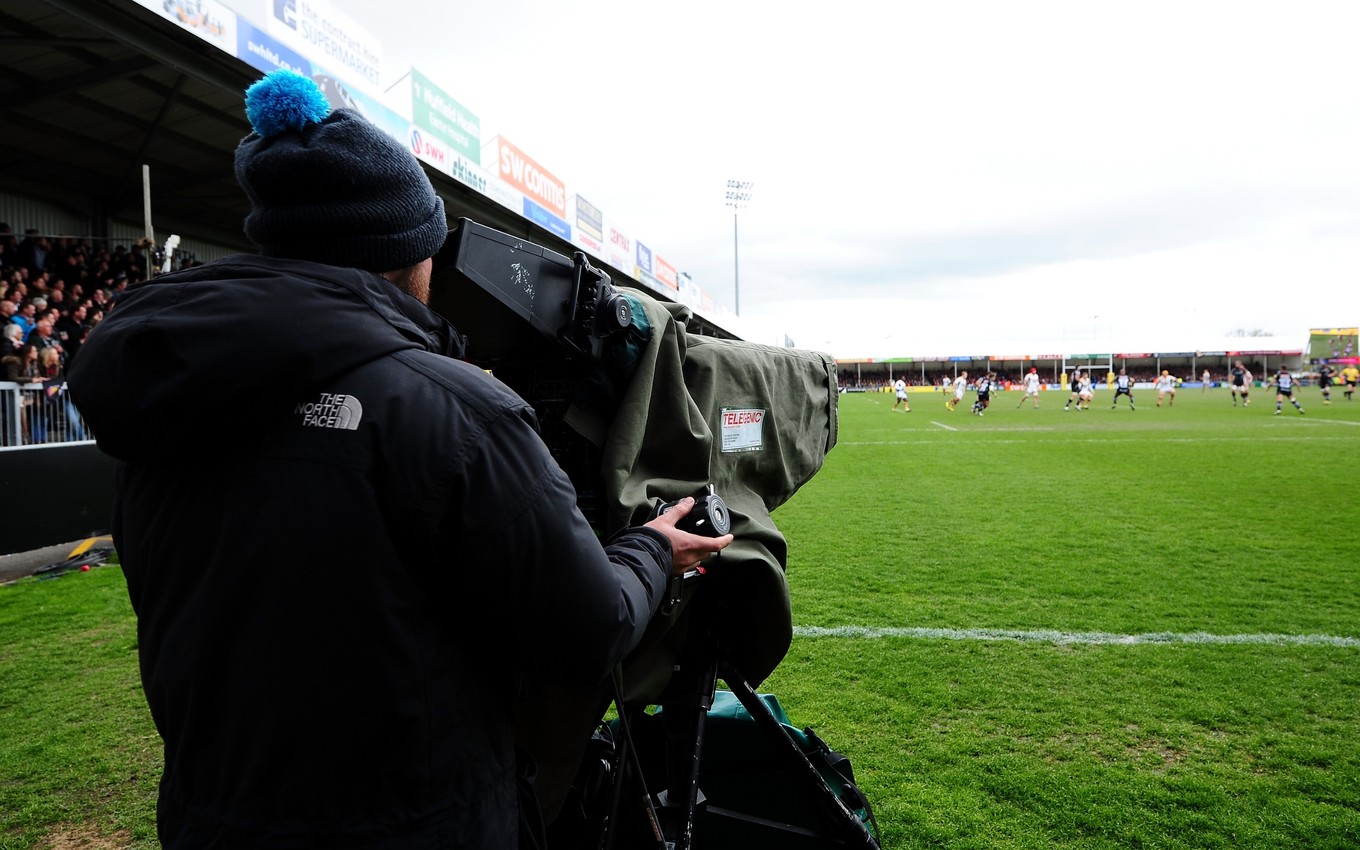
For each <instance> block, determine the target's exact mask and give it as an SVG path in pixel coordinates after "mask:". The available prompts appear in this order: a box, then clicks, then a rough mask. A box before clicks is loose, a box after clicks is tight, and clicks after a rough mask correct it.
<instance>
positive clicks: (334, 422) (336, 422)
mask: <svg viewBox="0 0 1360 850" xmlns="http://www.w3.org/2000/svg"><path fill="white" fill-rule="evenodd" d="M293 412H294V413H296V414H298V415H300V416H301V417H302V424H303V425H306V426H311V427H313V428H339V429H341V430H344V431H353V430H355V429H356V428H358V427H359V420H360V419H363V418H364V406H363V405H362V404H360V403H359V399H357V398H355V397H354V396H352V395H342V394H340V393H322V394H321V396H320V397H319V398H318V399H317V400H316V401H304V402H301V403H299V404H298V406H297V409H296V410H294V411H293Z"/></svg>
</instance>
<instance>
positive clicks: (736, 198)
mask: <svg viewBox="0 0 1360 850" xmlns="http://www.w3.org/2000/svg"><path fill="white" fill-rule="evenodd" d="M755 186H756V184H754V183H752V182H751V181H749V180H728V181H727V201H726V204H727V206H729V207H731V208H732V294H733V298H734V301H735V305H734V306H735V308H736V313H737V315H738V316H740V315H741V266H740V265H739V264H738V262H737V211H738V210H741V209H744V208H745V207H746V205H747V204H749V203H751V195H752V194H753V191H754V189H755Z"/></svg>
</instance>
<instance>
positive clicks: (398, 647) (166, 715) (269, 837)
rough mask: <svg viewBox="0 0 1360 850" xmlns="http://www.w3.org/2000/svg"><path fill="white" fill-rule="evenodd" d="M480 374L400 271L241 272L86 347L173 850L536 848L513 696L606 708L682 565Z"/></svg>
mask: <svg viewBox="0 0 1360 850" xmlns="http://www.w3.org/2000/svg"><path fill="white" fill-rule="evenodd" d="M459 349H460V342H459V339H458V336H457V334H456V333H455V332H454V330H453V328H452V327H451V326H450V325H449V324H448V323H447V322H445V321H444V320H443V319H442V318H440V317H439V316H437V315H436V314H434V313H433V312H431V311H430V310H429V309H427V308H426V307H425V306H424V305H422V304H420V303H419V302H418V301H416V300H415V299H414V298H411V297H409V296H407V295H405V294H404V293H402V292H400V291H398V290H397V289H396V288H395V287H394V286H392V285H391V284H390V283H388V282H387V281H385V280H383V279H382V278H381V277H379V276H378V275H375V274H371V273H368V272H363V271H358V270H353V269H340V268H335V267H331V266H324V265H318V264H313V263H306V262H299V261H278V260H266V259H262V258H258V257H251V256H244V255H238V256H233V257H228V258H226V259H223V260H220V261H217V262H214V263H210V264H208V265H205V266H201V267H198V268H194V269H190V270H186V271H183V272H177V273H175V274H171V275H166V276H163V277H157V278H155V279H154V280H152V281H150V282H148V283H146V284H144V285H141V286H139V287H137V288H136V289H134V290H132V291H131V292H130V294H128V295H127V296H125V297H124V298H123V299H122V300H120V301H119V302H118V305H117V307H116V309H114V311H113V312H112V313H111V314H110V315H109V317H108V318H107V319H106V320H105V321H104V322H103V323H102V324H101V325H100V326H99V327H98V328H96V329H95V331H94V332H93V333H91V334H90V336H89V338H88V340H87V341H86V343H85V347H84V350H83V351H82V354H81V356H80V358H79V360H78V361H77V363H76V366H75V369H74V370H73V371H72V374H71V375H70V376H69V386H70V389H71V393H72V396H73V399H74V401H75V403H76V405H77V407H78V408H79V410H80V411H81V413H82V414H83V415H84V416H85V418H86V420H87V421H88V422H89V424H90V425H91V427H92V429H93V431H94V433H95V435H96V436H97V439H98V442H99V445H100V447H101V448H102V449H103V450H104V451H106V452H107V453H109V454H111V455H112V456H114V457H115V458H118V459H119V460H120V461H121V463H120V465H119V482H118V485H119V486H118V501H117V504H116V506H115V510H114V520H113V534H114V540H115V543H116V545H117V549H118V552H119V555H120V557H121V559H122V565H123V570H124V572H125V573H126V575H127V582H128V590H129V593H130V595H131V598H132V604H133V607H134V609H135V611H136V613H137V617H138V635H139V637H138V640H139V646H138V649H139V653H140V661H141V672H142V681H143V685H144V687H145V691H146V697H147V701H148V703H149V704H150V707H151V712H152V715H153V717H154V718H155V722H156V725H157V728H158V729H159V731H160V733H161V736H162V738H163V739H164V741H165V773H164V777H163V779H162V782H161V791H160V802H159V807H158V820H159V828H160V836H161V840H162V842H163V843H164V844H165V846H167V847H195V848H201V847H233V848H235V847H340V846H344V847H363V848H389V847H391V848H395V847H401V848H422V847H428V848H452V847H457V848H464V847H466V848H491V847H496V848H507V847H513V846H514V845H515V833H516V827H515V822H516V812H517V810H516V803H515V794H516V789H515V775H514V771H515V756H514V747H513V741H512V738H511V733H510V723H511V718H510V712H509V705H510V702H511V698H512V696H513V692H514V689H515V683H516V681H517V677H518V676H520V675H523V674H527V675H531V676H539V677H545V678H549V679H553V680H558V681H564V682H575V683H588V682H589V683H593V682H596V681H599V680H601V679H602V678H603V677H605V676H606V674H607V672H608V670H609V669H610V668H611V667H612V666H613V664H614V663H615V662H617V661H618V659H620V658H621V657H622V656H623V655H624V654H625V653H626V652H627V651H628V650H629V649H631V648H632V647H633V646H634V645H635V643H636V642H637V640H638V639H639V638H640V636H641V634H642V631H643V629H644V628H645V627H646V625H647V622H648V620H649V618H650V617H651V615H652V613H653V612H654V611H655V610H656V608H657V606H658V605H659V603H660V601H661V597H662V594H663V593H664V589H665V583H666V577H667V575H668V572H669V563H670V547H669V544H668V543H667V542H666V540H665V538H664V537H662V536H661V535H660V534H658V533H655V532H653V531H651V530H650V529H636V530H633V531H631V532H627V533H625V534H624V535H622V536H620V537H619V538H617V539H616V540H615V541H614V542H613V543H612V544H611V545H610V546H609V547H608V548H607V549H605V548H602V547H601V545H600V543H599V541H598V540H597V538H596V537H595V535H594V534H593V533H592V531H591V529H590V527H589V526H588V525H587V523H586V521H585V520H584V518H583V517H582V516H581V514H580V513H579V511H578V510H577V509H576V506H575V494H574V492H573V489H572V486H571V484H570V482H569V481H568V479H567V477H566V475H565V474H564V473H563V472H562V471H561V470H560V469H559V468H558V466H557V465H556V464H555V463H554V461H553V460H552V458H551V456H550V455H549V453H548V450H547V447H546V446H545V445H544V444H543V442H542V441H541V440H540V438H539V436H538V434H537V431H536V428H535V421H534V417H533V412H532V410H531V409H530V408H529V407H528V406H527V405H526V404H525V403H524V401H523V400H522V399H520V398H519V397H518V396H516V395H515V394H514V393H513V392H511V391H510V390H508V389H507V388H506V387H504V386H503V385H501V384H500V383H499V382H497V381H496V380H494V379H493V378H492V377H490V376H488V375H487V374H486V373H484V372H483V371H482V370H480V369H478V368H475V367H473V366H471V365H469V364H467V363H464V362H460V361H459V360H456V359H453V358H452V357H450V356H448V355H450V354H456V353H457V352H458V351H459Z"/></svg>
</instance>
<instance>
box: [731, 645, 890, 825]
mask: <svg viewBox="0 0 1360 850" xmlns="http://www.w3.org/2000/svg"><path fill="white" fill-rule="evenodd" d="M722 679H723V681H724V682H726V683H727V686H728V687H729V688H731V690H732V693H734V694H736V696H737V699H738V700H739V701H740V702H741V704H742V707H743V708H745V709H746V711H747V713H748V714H750V715H751V718H752V719H753V720H755V722H756V725H757V726H759V727H760V728H761V729H762V730H764V731H765V732H766V733H767V734H768V735H769V736H770V739H771V741H772V742H773V743H774V745H775V749H776V750H778V751H779V753H780V757H781V759H782V760H783V761H784V763H785V765H786V766H787V767H788V769H789V773H790V775H791V776H795V777H797V778H798V781H799V782H800V783H802V784H803V786H804V787H805V788H807V789H808V790H809V791H810V792H811V793H810V795H809V796H810V797H811V798H812V799H813V800H814V801H815V803H816V805H817V807H818V808H819V809H821V811H822V814H823V815H824V816H825V819H826V821H827V822H828V823H829V824H831V825H832V826H833V828H834V829H835V832H836V837H838V838H839V839H840V840H841V841H843V842H844V843H845V846H847V847H859V848H863V850H881V848H880V846H879V843H878V840H877V839H876V838H874V836H873V835H872V834H871V833H870V832H869V830H868V829H867V828H866V827H865V826H864V824H863V823H862V822H861V821H860V819H859V817H858V816H856V815H855V813H854V812H852V811H850V809H849V808H848V807H847V806H846V805H845V803H844V802H842V801H841V799H840V797H837V796H836V792H835V791H832V790H831V786H830V785H827V784H826V780H825V779H824V778H822V775H821V774H820V773H818V772H817V768H816V767H814V766H813V765H812V762H810V761H808V758H807V756H806V755H804V754H803V751H802V750H800V749H799V748H798V745H797V744H796V743H794V741H793V739H792V738H790V737H789V735H788V733H787V732H786V731H784V726H783V725H782V724H781V723H780V722H779V720H778V719H776V718H775V716H774V715H773V714H771V713H770V709H769V707H768V706H766V705H765V703H764V702H762V701H761V699H760V697H759V696H757V695H756V692H755V690H754V689H752V687H751V686H750V685H749V684H748V683H747V682H746V679H745V678H744V677H743V676H742V675H741V674H740V673H738V672H737V671H735V670H732V669H730V668H727V669H724V670H723V674H722Z"/></svg>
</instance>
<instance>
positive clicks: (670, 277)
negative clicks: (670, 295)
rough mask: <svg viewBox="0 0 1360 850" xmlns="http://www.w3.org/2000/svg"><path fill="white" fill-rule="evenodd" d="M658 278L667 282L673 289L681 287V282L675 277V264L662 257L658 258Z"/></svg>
mask: <svg viewBox="0 0 1360 850" xmlns="http://www.w3.org/2000/svg"><path fill="white" fill-rule="evenodd" d="M656 279H657V280H659V281H661V282H662V283H664V284H666V285H667V286H669V287H670V288H671V289H679V288H680V282H679V281H678V280H677V279H676V277H675V266H673V265H671V264H670V263H668V262H666V261H665V260H663V259H661V258H660V257H657V258H656Z"/></svg>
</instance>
